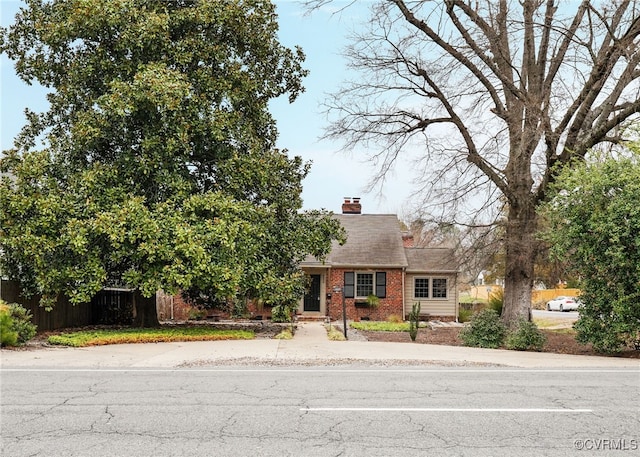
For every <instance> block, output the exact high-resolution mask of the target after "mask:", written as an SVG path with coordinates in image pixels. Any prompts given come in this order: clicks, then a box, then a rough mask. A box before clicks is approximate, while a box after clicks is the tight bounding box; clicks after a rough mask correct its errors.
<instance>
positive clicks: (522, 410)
mask: <svg viewBox="0 0 640 457" xmlns="http://www.w3.org/2000/svg"><path fill="white" fill-rule="evenodd" d="M300 411H306V412H315V411H335V412H410V413H413V412H427V413H432V412H435V413H442V412H448V413H591V412H593V410H591V409H554V408H300Z"/></svg>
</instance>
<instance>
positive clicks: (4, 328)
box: [0, 305, 18, 346]
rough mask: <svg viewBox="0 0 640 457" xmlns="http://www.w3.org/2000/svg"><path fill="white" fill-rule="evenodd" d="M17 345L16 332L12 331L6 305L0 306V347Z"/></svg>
mask: <svg viewBox="0 0 640 457" xmlns="http://www.w3.org/2000/svg"><path fill="white" fill-rule="evenodd" d="M17 344H18V332H16V331H15V330H14V329H13V319H11V311H10V310H9V307H8V306H7V305H0V346H15V345H17Z"/></svg>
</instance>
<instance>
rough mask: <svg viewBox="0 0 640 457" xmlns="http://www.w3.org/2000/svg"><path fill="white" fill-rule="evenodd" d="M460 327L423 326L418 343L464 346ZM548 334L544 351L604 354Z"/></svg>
mask: <svg viewBox="0 0 640 457" xmlns="http://www.w3.org/2000/svg"><path fill="white" fill-rule="evenodd" d="M460 330H461V328H460V327H437V328H434V329H431V328H421V329H420V331H419V332H418V337H417V338H416V341H415V342H416V343H422V344H443V345H447V346H462V345H463V344H462V340H461V339H460V337H459V335H458V334H459V333H460ZM543 332H544V334H545V335H546V336H547V343H546V344H545V346H544V348H543V349H542V352H553V353H556V354H574V355H596V356H602V355H603V354H600V353H598V352H596V351H594V350H593V348H592V347H591V345H582V344H580V343H578V342H577V341H576V340H575V338H574V336H573V335H571V334H567V333H559V332H554V331H549V330H543ZM359 333H360V334H362V335H363V336H365V337H366V338H367V340H368V341H386V342H396V343H410V342H411V338H410V337H409V332H367V331H362V330H359ZM611 357H625V358H635V359H640V351H636V350H634V349H629V350H625V351H622V352H621V353H619V354H615V355H612V356H611Z"/></svg>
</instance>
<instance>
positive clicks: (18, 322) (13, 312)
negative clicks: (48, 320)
mask: <svg viewBox="0 0 640 457" xmlns="http://www.w3.org/2000/svg"><path fill="white" fill-rule="evenodd" d="M31 317H32V316H31V312H29V311H28V310H27V309H25V308H23V307H22V306H20V305H18V304H16V303H12V304H10V305H8V304H6V303H5V302H1V303H0V334H1V335H2V337H1V338H2V346H16V345H20V344H24V343H26V342H27V341H29V340H30V339H31V338H33V337H34V336H36V329H37V327H36V326H35V325H34V324H33V323H32V322H31Z"/></svg>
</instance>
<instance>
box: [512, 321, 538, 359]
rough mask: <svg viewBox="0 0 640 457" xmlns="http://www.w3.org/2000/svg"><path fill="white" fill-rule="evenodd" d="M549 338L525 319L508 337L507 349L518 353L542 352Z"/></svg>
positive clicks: (519, 322)
mask: <svg viewBox="0 0 640 457" xmlns="http://www.w3.org/2000/svg"><path fill="white" fill-rule="evenodd" d="M546 342H547V337H546V336H545V335H544V333H542V332H541V331H540V330H539V329H538V326H537V325H536V324H534V323H533V322H529V321H527V320H525V319H520V320H519V321H518V326H517V327H516V329H515V330H514V331H512V332H511V333H509V336H507V343H506V346H507V349H512V350H516V351H530V350H534V351H541V350H542V348H543V346H544V344H545V343H546Z"/></svg>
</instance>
